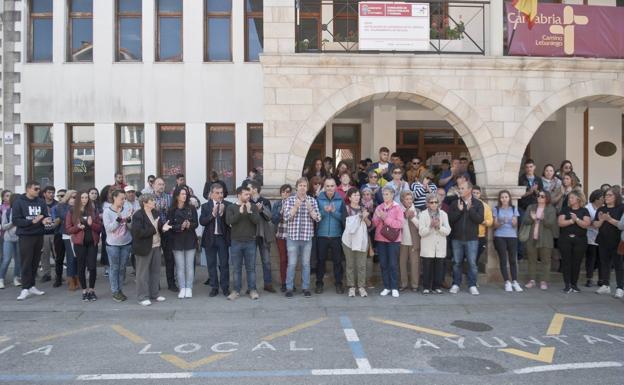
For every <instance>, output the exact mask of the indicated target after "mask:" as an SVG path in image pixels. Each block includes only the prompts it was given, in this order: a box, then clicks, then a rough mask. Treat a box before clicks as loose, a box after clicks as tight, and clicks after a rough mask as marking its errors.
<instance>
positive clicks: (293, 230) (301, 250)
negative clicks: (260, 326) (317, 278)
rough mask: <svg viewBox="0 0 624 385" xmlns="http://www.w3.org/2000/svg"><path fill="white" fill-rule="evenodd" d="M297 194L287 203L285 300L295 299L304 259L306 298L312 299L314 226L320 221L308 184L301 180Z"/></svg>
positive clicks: (285, 215) (303, 279) (298, 182)
mask: <svg viewBox="0 0 624 385" xmlns="http://www.w3.org/2000/svg"><path fill="white" fill-rule="evenodd" d="M296 188H297V193H296V194H295V195H293V196H291V197H289V198H288V199H286V202H284V220H285V221H286V249H287V250H288V270H287V271H286V298H292V296H293V286H294V280H295V269H296V267H297V259H299V257H301V265H302V269H301V270H302V273H301V280H302V281H303V284H302V287H303V296H304V297H306V298H310V297H311V296H312V294H311V293H310V252H311V251H312V237H313V236H314V222H318V221H320V220H321V214H320V213H319V209H318V204H317V203H316V199H314V198H312V197H310V196H308V195H307V191H308V180H307V179H306V178H300V179H299V180H297V184H296Z"/></svg>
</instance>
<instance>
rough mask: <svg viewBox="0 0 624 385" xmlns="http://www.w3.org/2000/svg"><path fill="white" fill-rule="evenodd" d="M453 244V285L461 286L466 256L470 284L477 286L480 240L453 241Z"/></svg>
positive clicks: (470, 285)
mask: <svg viewBox="0 0 624 385" xmlns="http://www.w3.org/2000/svg"><path fill="white" fill-rule="evenodd" d="M451 244H452V245H453V285H457V286H461V281H462V267H463V263H464V257H466V259H467V260H468V286H469V287H472V286H477V273H478V271H477V254H478V253H479V241H478V240H477V239H475V240H474V241H457V240H455V239H453V240H452V241H451Z"/></svg>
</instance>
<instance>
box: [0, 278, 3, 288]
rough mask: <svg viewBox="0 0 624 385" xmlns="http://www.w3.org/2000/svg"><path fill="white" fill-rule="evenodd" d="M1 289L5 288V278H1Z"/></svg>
mask: <svg viewBox="0 0 624 385" xmlns="http://www.w3.org/2000/svg"><path fill="white" fill-rule="evenodd" d="M0 289H4V279H0Z"/></svg>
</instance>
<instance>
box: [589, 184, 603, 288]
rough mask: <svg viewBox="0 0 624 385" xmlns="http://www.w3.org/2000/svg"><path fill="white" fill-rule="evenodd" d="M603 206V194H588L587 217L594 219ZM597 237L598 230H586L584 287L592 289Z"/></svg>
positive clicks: (591, 228)
mask: <svg viewBox="0 0 624 385" xmlns="http://www.w3.org/2000/svg"><path fill="white" fill-rule="evenodd" d="M602 206H604V192H603V191H602V190H594V191H592V193H591V194H589V202H588V203H587V205H585V208H586V209H587V211H588V212H589V217H590V218H592V221H593V219H594V218H596V212H597V211H598V209H599V208H601V207H602ZM597 236H598V229H597V228H595V227H594V226H589V228H588V229H587V252H586V254H585V277H586V278H587V282H586V283H585V287H592V286H593V285H594V283H593V282H592V278H593V277H594V271H595V270H596V269H597V268H598V263H599V259H598V244H597V243H596V237H597ZM597 284H598V286H601V285H602V284H601V282H600V279H598V282H597Z"/></svg>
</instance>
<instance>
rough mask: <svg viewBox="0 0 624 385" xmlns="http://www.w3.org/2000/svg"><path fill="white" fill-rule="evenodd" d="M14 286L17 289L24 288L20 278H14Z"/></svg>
mask: <svg viewBox="0 0 624 385" xmlns="http://www.w3.org/2000/svg"><path fill="white" fill-rule="evenodd" d="M13 286H15V287H18V286H22V281H20V279H19V277H14V278H13Z"/></svg>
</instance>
